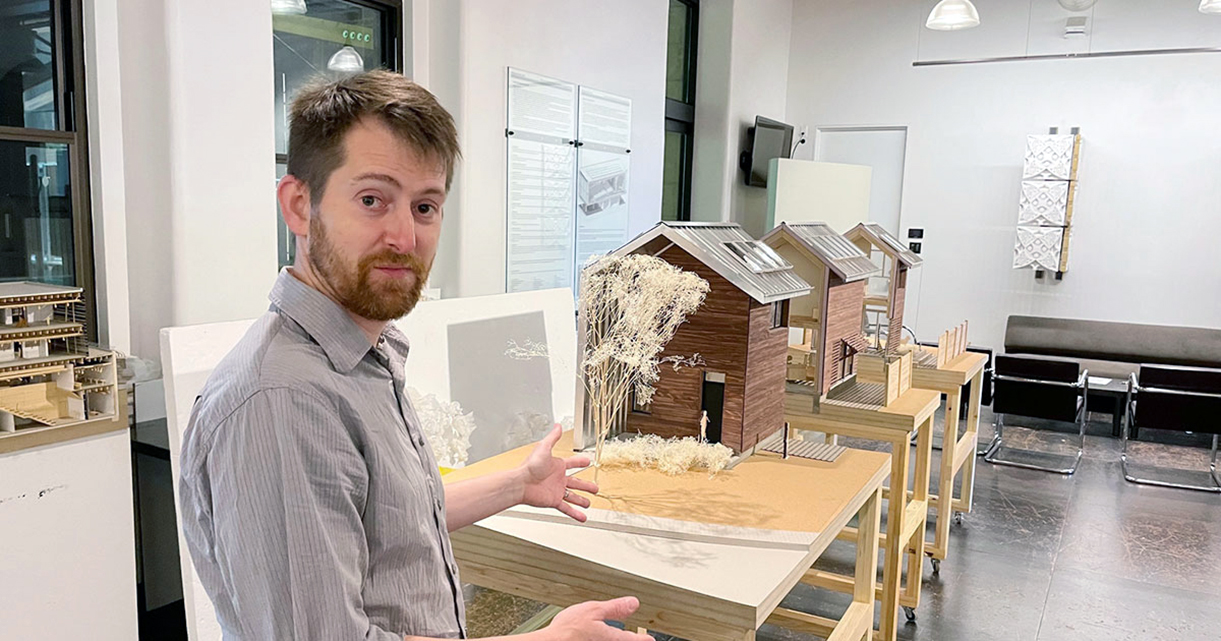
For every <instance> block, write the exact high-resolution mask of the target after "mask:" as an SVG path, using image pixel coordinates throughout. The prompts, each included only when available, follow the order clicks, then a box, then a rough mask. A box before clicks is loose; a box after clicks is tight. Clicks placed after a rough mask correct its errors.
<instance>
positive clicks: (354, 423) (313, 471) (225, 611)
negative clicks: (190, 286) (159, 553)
mask: <svg viewBox="0 0 1221 641" xmlns="http://www.w3.org/2000/svg"><path fill="white" fill-rule="evenodd" d="M270 298H271V303H272V304H271V309H270V311H268V312H267V314H265V315H264V316H263V317H262V318H261V319H259V320H258V322H256V323H255V324H254V326H253V327H252V328H251V329H250V331H249V332H248V333H247V334H246V336H245V337H244V338H243V339H242V340H241V342H239V343H238V345H237V346H236V347H235V348H234V349H233V351H232V352H230V353H229V355H228V356H226V357H225V359H224V360H223V361H221V363H220V365H218V366H217V368H216V370H215V371H214V372H213V373H212V376H211V377H210V378H209V379H208V382H207V384H206V385H205V386H204V389H203V391H202V392H201V393H200V397H199V399H197V401H196V403H195V407H194V409H193V411H192V413H191V420H190V424H189V425H188V427H187V429H186V433H185V435H184V437H183V446H182V465H181V470H182V478H181V484H180V488H179V491H180V494H181V496H180V499H181V504H182V526H183V530H184V533H185V535H186V541H187V547H189V548H190V551H191V558H192V559H193V560H194V563H195V568H196V571H197V572H198V573H199V578H200V580H201V581H202V583H203V585H204V587H205V588H206V589H207V591H208V596H209V597H211V599H212V601H213V603H214V604H215V605H216V613H217V617H218V618H219V619H220V623H221V627H222V628H223V629H224V631H225V639H241V640H243V641H264V640H272V639H291V640H296V641H309V640H314V639H317V640H327V641H331V640H344V641H347V640H351V639H377V640H379V641H391V640H392V639H393V640H401V639H402V638H403V636H405V635H420V636H432V637H453V638H457V637H463V636H465V612H464V606H463V602H462V593H461V589H460V583H459V580H458V567H457V565H456V564H455V563H454V557H453V552H452V549H451V548H450V542H449V535H448V534H447V532H446V527H445V492H444V488H443V487H442V485H441V477H440V474H439V473H438V470H437V462H436V460H435V459H434V458H433V455H432V452H431V450H430V449H429V447H428V445H427V443H426V442H425V440H424V435H423V431H422V430H421V429H420V425H419V419H418V417H417V416H416V414H415V410H414V409H413V408H412V407H411V403H410V402H409V401H408V400H407V396H406V394H405V393H404V391H403V390H404V385H405V381H404V377H403V363H404V361H405V359H406V355H407V349H408V345H407V339H406V337H404V336H403V335H402V333H401V332H399V331H398V330H397V329H396V328H395V327H394V325H393V324H391V325H389V326H387V328H386V331H385V332H384V333H383V334H382V338H381V339H380V340H379V341H378V344H377V346H370V344H369V341H368V339H367V338H366V337H365V334H364V333H362V332H361V330H360V329H359V328H358V327H357V326H356V324H355V323H354V322H353V321H352V320H351V319H350V318H349V317H348V315H347V314H346V313H345V312H344V311H343V309H342V308H341V307H340V306H339V305H337V304H335V303H334V302H332V301H331V300H330V299H328V298H326V297H325V296H323V295H322V294H321V293H319V292H318V291H316V290H314V289H313V288H311V287H309V286H307V285H305V284H304V283H302V282H301V281H299V280H297V279H296V278H295V277H294V276H292V275H291V274H290V273H289V272H288V270H284V271H282V272H281V273H280V276H279V278H278V279H277V280H276V284H275V287H274V289H272V292H271V297H270Z"/></svg>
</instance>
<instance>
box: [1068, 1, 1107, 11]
mask: <svg viewBox="0 0 1221 641" xmlns="http://www.w3.org/2000/svg"><path fill="white" fill-rule="evenodd" d="M1096 4H1098V0H1060V6H1061V7H1064V8H1065V9H1068V10H1069V11H1085V10H1087V9H1091V8H1093V6H1094V5H1096Z"/></svg>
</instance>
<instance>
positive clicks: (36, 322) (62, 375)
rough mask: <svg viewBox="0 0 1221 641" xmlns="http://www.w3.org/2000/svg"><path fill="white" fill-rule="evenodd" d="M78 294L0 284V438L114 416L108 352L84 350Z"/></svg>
mask: <svg viewBox="0 0 1221 641" xmlns="http://www.w3.org/2000/svg"><path fill="white" fill-rule="evenodd" d="M81 292H82V290H81V288H79V287H61V286H56V285H44V284H41V283H31V282H14V283H0V309H3V310H4V311H3V314H0V321H3V324H2V325H0V432H15V431H18V430H21V429H24V428H35V427H47V426H54V427H57V426H62V425H66V424H71V423H76V422H80V421H85V420H90V419H94V418H99V417H102V416H114V415H115V413H116V412H117V411H118V402H117V399H118V384H117V371H116V368H115V357H114V353H113V352H109V351H105V350H99V349H95V348H91V347H89V346H88V344H87V343H86V340H85V326H84V324H83V323H82V322H81V319H82V318H83V316H84V313H83V312H84V305H83V302H82V301H81Z"/></svg>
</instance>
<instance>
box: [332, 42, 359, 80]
mask: <svg viewBox="0 0 1221 641" xmlns="http://www.w3.org/2000/svg"><path fill="white" fill-rule="evenodd" d="M326 68H327V69H330V70H331V71H338V72H340V73H360V72H362V71H364V70H365V59H364V58H361V57H360V53H359V52H357V51H356V50H355V49H353V48H352V45H344V46H343V49H340V50H339V51H336V52H335V55H333V56H331V59H330V60H329V61H327V63H326Z"/></svg>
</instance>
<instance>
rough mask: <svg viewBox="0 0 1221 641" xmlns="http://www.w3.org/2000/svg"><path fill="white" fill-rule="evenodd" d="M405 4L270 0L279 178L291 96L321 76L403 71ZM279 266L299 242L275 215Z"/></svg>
mask: <svg viewBox="0 0 1221 641" xmlns="http://www.w3.org/2000/svg"><path fill="white" fill-rule="evenodd" d="M402 12H403V7H402V3H401V2H398V1H397V0H378V1H374V0H272V3H271V29H272V31H271V38H272V47H273V52H274V53H273V56H274V63H273V64H274V66H275V87H274V92H275V134H276V179H277V180H278V179H280V178H282V177H283V176H284V174H285V173H287V171H288V112H289V108H290V107H291V105H292V101H293V96H294V94H295V93H296V91H297V90H298V89H300V88H301V87H302V86H304V85H305V84H306V83H308V82H309V81H310V80H312V79H314V78H316V77H318V76H320V75H326V76H338V75H341V74H344V73H353V72H357V71H368V70H372V69H378V68H383V69H390V70H391V71H402V70H403V64H402V53H401V52H402V51H403V35H402V27H401V24H402V20H401V19H400V16H401V15H402ZM276 221H277V223H276V224H277V227H276V229H277V230H278V232H279V233H278V236H279V242H278V245H279V252H278V253H279V264H280V266H281V267H283V266H285V265H291V264H292V262H293V260H294V259H295V258H296V249H297V245H296V239H295V238H294V237H293V234H292V232H291V231H289V229H288V226H287V225H285V224H284V219H283V217H281V216H280V212H279V211H276Z"/></svg>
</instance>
